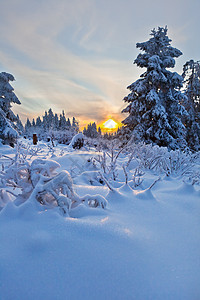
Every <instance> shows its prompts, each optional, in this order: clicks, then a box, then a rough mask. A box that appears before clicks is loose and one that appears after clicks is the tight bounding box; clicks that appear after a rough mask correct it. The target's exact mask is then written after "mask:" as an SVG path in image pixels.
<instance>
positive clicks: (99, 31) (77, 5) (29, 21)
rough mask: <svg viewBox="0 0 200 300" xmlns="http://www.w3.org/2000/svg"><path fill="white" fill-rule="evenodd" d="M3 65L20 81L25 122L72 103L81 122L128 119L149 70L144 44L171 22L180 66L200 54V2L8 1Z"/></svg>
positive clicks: (0, 16) (18, 108) (69, 111)
mask: <svg viewBox="0 0 200 300" xmlns="http://www.w3.org/2000/svg"><path fill="white" fill-rule="evenodd" d="M0 3H1V10H0V20H1V29H0V70H1V72H3V71H5V72H8V73H11V74H13V75H14V77H15V79H16V81H15V82H12V83H11V84H12V86H13V88H14V91H15V94H16V95H17V96H18V98H19V99H20V101H21V105H14V107H13V111H14V112H15V113H18V114H19V116H20V117H21V119H22V121H23V122H25V120H26V118H27V117H29V118H30V119H32V118H33V117H37V116H42V115H43V114H44V111H45V110H48V109H49V108H52V110H53V112H54V113H61V111H62V110H63V109H64V110H65V113H66V116H67V117H70V118H71V117H72V116H75V117H76V118H77V119H78V120H79V122H80V125H81V126H83V125H86V124H87V123H89V122H94V121H95V122H96V123H97V124H100V123H101V122H103V121H105V120H106V119H110V118H113V119H114V120H116V121H121V120H123V119H124V118H125V115H124V114H123V115H122V114H121V110H122V109H123V108H124V107H125V106H126V105H125V103H124V102H123V98H124V97H125V96H126V95H127V94H128V90H127V86H128V85H130V84H131V83H132V82H134V81H135V80H137V79H138V78H139V76H140V74H142V73H143V70H142V69H140V68H138V67H137V66H136V65H134V64H133V61H134V59H135V58H136V57H137V55H138V54H139V50H138V49H136V43H137V42H144V41H147V40H148V39H149V38H150V33H151V30H152V29H153V28H157V27H158V26H161V27H164V26H165V25H167V26H168V36H169V37H170V38H171V39H172V46H173V47H176V48H178V49H179V50H181V51H182V52H183V55H182V56H181V57H179V58H178V59H177V64H176V67H175V69H174V71H176V72H179V73H181V72H182V66H183V64H184V63H185V62H186V61H187V60H190V59H194V60H199V59H200V35H199V24H198V22H199V12H200V1H199V0H190V1H188V0H187V1H186V0H168V1H162V0H152V1H149V0H143V1H135V0H73V1H72V0H6V1H5V0H0Z"/></svg>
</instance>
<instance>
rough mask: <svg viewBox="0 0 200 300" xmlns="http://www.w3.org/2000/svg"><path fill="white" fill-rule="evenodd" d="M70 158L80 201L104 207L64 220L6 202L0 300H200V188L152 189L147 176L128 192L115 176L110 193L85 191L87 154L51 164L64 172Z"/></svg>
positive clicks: (0, 221) (160, 184)
mask: <svg viewBox="0 0 200 300" xmlns="http://www.w3.org/2000/svg"><path fill="white" fill-rule="evenodd" d="M3 149H4V148H3V147H2V148H1V150H2V152H3ZM8 152H9V151H7V155H9V153H8ZM69 155H70V156H71V159H72V160H74V161H76V162H77V163H78V165H79V168H78V167H77V168H78V170H79V171H78V170H77V168H75V170H73V171H74V174H75V171H76V172H77V174H75V175H74V178H73V180H74V188H75V190H76V192H77V194H78V195H79V196H84V195H85V194H91V195H92V194H93V195H94V194H100V195H102V196H105V198H106V199H107V201H108V205H107V207H106V209H102V208H90V207H86V206H85V205H84V204H81V205H79V206H78V207H77V208H75V209H74V210H73V211H72V212H71V214H70V217H63V216H62V215H60V213H59V211H58V209H57V208H54V209H49V208H48V209H47V208H46V207H45V206H41V205H40V204H38V203H36V202H34V201H33V202H30V201H27V202H25V203H24V204H23V205H20V206H18V207H17V206H15V205H14V204H13V202H9V203H8V204H7V205H6V206H5V207H4V208H3V209H2V210H1V212H0V299H1V300H12V299H15V300H18V299H20V300H29V299H30V300H33V299H38V300H40V299H50V300H51V299H52V300H56V299H70V300H71V299H72V300H79V299H120V300H121V299H137V300H140V299H141V300H148V299H154V300H157V299H159V300H163V299H164V300H165V299H166V300H168V299H178V300H179V299H181V300H193V299H194V300H198V299H200V254H199V253H200V189H199V187H198V186H194V185H189V184H187V183H184V182H183V180H182V178H181V177H180V176H179V177H178V176H177V177H174V176H169V177H165V176H162V178H161V179H160V180H159V181H157V182H156V183H155V185H154V186H153V187H152V188H151V189H150V190H149V189H148V188H147V187H148V186H150V185H151V184H152V183H153V182H154V181H155V179H157V178H158V176H157V175H156V174H155V172H154V174H153V173H152V172H146V174H145V176H144V177H145V179H144V183H143V185H142V188H140V189H136V190H133V189H131V188H130V186H129V185H128V184H127V185H126V184H124V182H122V179H123V173H122V172H120V171H119V178H120V177H121V181H119V182H118V187H117V188H115V190H114V191H110V190H109V189H108V188H107V186H106V185H90V184H87V176H85V174H83V173H84V172H82V171H83V170H81V168H80V166H84V167H85V166H86V164H85V163H84V160H83V159H82V158H83V157H84V156H85V162H86V161H87V160H88V157H90V156H91V155H93V153H92V152H91V153H88V152H86V151H85V152H84V151H83V152H81V151H79V152H77V151H74V152H70V153H66V155H64V156H60V157H59V156H57V157H55V160H56V161H57V162H59V163H60V165H61V169H68V170H69V168H70V166H71V161H72V160H71V159H69ZM125 160H126V157H125V156H123V155H122V156H121V158H120V160H119V161H120V163H121V162H122V161H125ZM88 170H89V169H87V171H88ZM78 173H79V174H78ZM130 185H131V183H130Z"/></svg>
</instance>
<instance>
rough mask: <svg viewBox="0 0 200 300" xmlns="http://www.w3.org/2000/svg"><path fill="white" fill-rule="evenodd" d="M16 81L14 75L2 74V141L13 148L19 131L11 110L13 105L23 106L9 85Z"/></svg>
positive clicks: (0, 92) (0, 133)
mask: <svg viewBox="0 0 200 300" xmlns="http://www.w3.org/2000/svg"><path fill="white" fill-rule="evenodd" d="M14 80H15V78H14V76H13V75H12V74H9V73H6V72H1V73H0V140H2V142H3V143H4V144H10V145H12V146H13V143H15V141H16V139H17V137H18V131H17V125H16V122H17V117H16V116H15V114H14V113H13V112H12V110H11V107H12V106H11V103H17V104H21V103H20V101H19V99H18V98H17V96H16V95H15V93H14V89H13V87H12V86H11V85H10V83H9V82H10V81H14Z"/></svg>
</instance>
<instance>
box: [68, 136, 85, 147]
mask: <svg viewBox="0 0 200 300" xmlns="http://www.w3.org/2000/svg"><path fill="white" fill-rule="evenodd" d="M83 145H84V135H83V134H82V133H77V134H76V135H75V136H74V137H73V138H72V140H71V143H70V145H69V146H70V147H72V148H73V149H81V148H82V147H83Z"/></svg>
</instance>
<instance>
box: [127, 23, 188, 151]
mask: <svg viewBox="0 0 200 300" xmlns="http://www.w3.org/2000/svg"><path fill="white" fill-rule="evenodd" d="M170 42H171V40H170V39H169V38H168V36H167V27H165V28H163V27H158V29H157V30H156V29H153V30H152V32H151V38H150V39H149V40H148V41H147V42H143V43H137V44H136V47H137V48H139V49H140V50H142V51H143V52H142V53H140V54H139V55H138V56H137V58H136V59H135V61H134V63H135V64H137V66H138V67H140V68H146V72H145V73H143V74H142V75H141V76H140V77H141V78H140V79H138V80H137V81H135V82H134V83H132V84H131V85H130V86H128V89H129V90H130V91H131V93H130V94H129V95H128V96H127V97H125V98H124V99H123V100H124V101H125V102H127V103H128V106H127V107H126V108H125V109H124V110H123V111H122V112H123V113H129V116H128V117H127V118H126V119H125V120H123V121H122V123H123V124H124V125H125V128H126V129H127V130H129V131H130V132H131V135H132V136H133V138H134V140H135V141H144V142H146V143H152V144H157V145H159V146H167V147H168V148H169V149H176V148H181V149H184V148H185V147H186V146H187V142H186V139H185V138H186V128H185V126H184V124H183V117H185V118H186V116H187V112H186V110H185V109H184V107H183V106H182V105H180V101H181V100H182V98H183V94H182V93H181V91H180V90H179V89H180V87H181V86H182V81H183V78H182V77H181V76H180V75H178V74H177V73H176V72H171V71H169V70H167V68H173V67H174V66H175V59H174V58H175V57H179V56H180V55H181V54H182V53H181V51H180V50H178V49H176V48H173V47H172V46H170Z"/></svg>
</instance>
